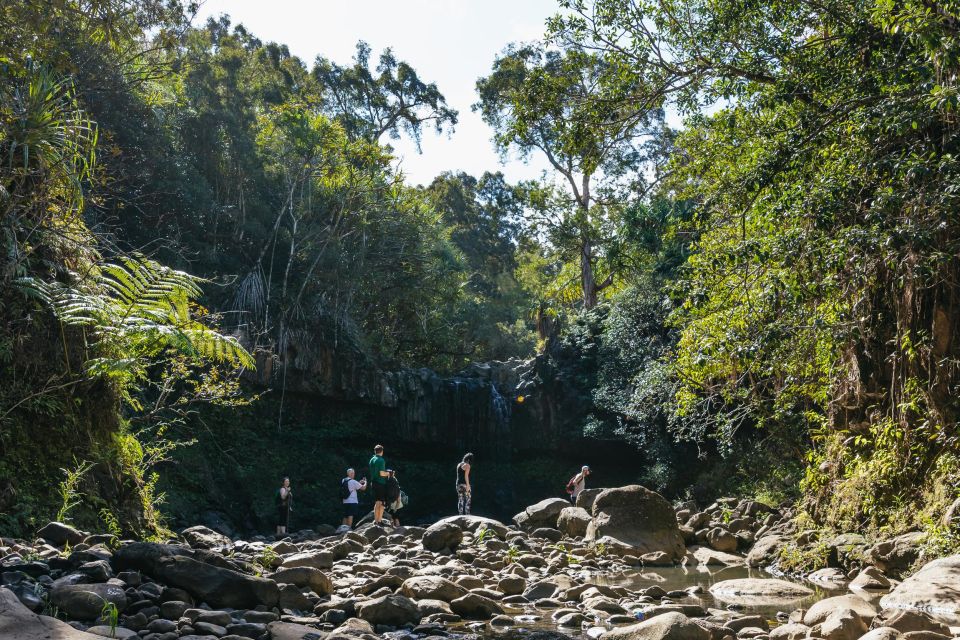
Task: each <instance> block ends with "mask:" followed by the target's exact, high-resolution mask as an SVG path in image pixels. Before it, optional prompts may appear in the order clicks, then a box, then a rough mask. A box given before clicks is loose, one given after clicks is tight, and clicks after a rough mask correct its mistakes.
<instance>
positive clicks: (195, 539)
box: [180, 525, 230, 549]
mask: <svg viewBox="0 0 960 640" xmlns="http://www.w3.org/2000/svg"><path fill="white" fill-rule="evenodd" d="M180 535H182V536H183V538H184V539H185V540H186V541H187V543H188V544H189V545H190V546H191V547H195V548H197V549H212V548H214V547H226V546H228V545H229V544H230V538H228V537H227V536H225V535H223V534H222V533H217V532H216V531H214V530H213V529H210V528H208V527H205V526H203V525H197V526H195V527H190V528H189V529H184V530H183V531H182V532H181V533H180Z"/></svg>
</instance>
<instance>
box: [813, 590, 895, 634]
mask: <svg viewBox="0 0 960 640" xmlns="http://www.w3.org/2000/svg"><path fill="white" fill-rule="evenodd" d="M846 609H849V610H851V611H853V612H854V613H855V614H856V615H857V616H858V617H860V618H862V619H863V620H864V621H865V622H866V623H867V624H869V623H870V622H871V621H872V620H873V618H874V616H876V615H877V609H876V608H875V607H874V606H873V605H872V604H870V603H869V602H867V601H866V600H864V599H863V598H861V597H860V596H855V595H852V594H847V595H843V596H835V597H833V598H825V599H823V600H821V601H820V602H817V603H815V604H813V605H812V606H811V607H810V608H809V609H808V610H807V612H806V613H805V614H804V615H803V624H805V625H807V626H808V627H812V626H814V625H815V624H819V623H821V622H823V621H824V620H826V619H827V617H828V616H829V615H830V614H831V613H833V612H834V611H841V610H846ZM864 631H866V629H864Z"/></svg>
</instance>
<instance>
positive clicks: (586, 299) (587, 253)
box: [580, 237, 597, 309]
mask: <svg viewBox="0 0 960 640" xmlns="http://www.w3.org/2000/svg"><path fill="white" fill-rule="evenodd" d="M580 283H581V285H582V286H583V307H584V308H585V309H593V308H594V307H595V306H597V282H596V280H594V277H593V243H592V242H591V241H590V238H589V237H584V238H583V241H582V242H581V244H580Z"/></svg>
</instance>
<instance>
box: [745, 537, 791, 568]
mask: <svg viewBox="0 0 960 640" xmlns="http://www.w3.org/2000/svg"><path fill="white" fill-rule="evenodd" d="M786 542H787V540H786V538H784V537H783V536H779V535H769V536H763V537H762V538H760V539H759V540H757V541H756V542H755V543H754V545H753V548H752V549H750V552H749V553H748V554H747V566H749V567H764V566H767V565H769V564H773V562H774V560H776V558H777V556H778V555H779V554H780V548H781V547H783V545H784V544H786Z"/></svg>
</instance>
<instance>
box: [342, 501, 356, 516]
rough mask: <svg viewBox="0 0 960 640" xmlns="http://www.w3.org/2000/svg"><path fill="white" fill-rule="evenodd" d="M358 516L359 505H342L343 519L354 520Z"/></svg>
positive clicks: (349, 503) (353, 503)
mask: <svg viewBox="0 0 960 640" xmlns="http://www.w3.org/2000/svg"><path fill="white" fill-rule="evenodd" d="M359 514H360V505H359V504H357V503H356V502H344V503H343V517H344V518H356V517H357V516H358V515H359Z"/></svg>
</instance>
